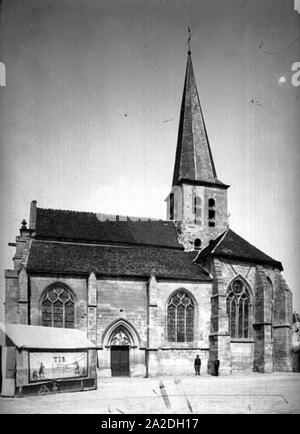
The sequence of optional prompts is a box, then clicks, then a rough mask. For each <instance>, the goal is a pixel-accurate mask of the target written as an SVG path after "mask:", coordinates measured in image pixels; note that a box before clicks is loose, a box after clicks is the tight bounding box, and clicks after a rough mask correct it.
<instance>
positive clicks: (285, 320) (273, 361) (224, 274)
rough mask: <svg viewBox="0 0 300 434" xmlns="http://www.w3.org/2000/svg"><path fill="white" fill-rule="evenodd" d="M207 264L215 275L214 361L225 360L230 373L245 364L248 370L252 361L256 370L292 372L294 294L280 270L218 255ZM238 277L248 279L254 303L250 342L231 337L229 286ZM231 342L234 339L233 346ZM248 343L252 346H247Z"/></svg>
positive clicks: (212, 339) (245, 280)
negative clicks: (228, 309) (217, 359)
mask: <svg viewBox="0 0 300 434" xmlns="http://www.w3.org/2000/svg"><path fill="white" fill-rule="evenodd" d="M203 265H204V264H203ZM205 265H206V266H207V267H208V268H209V270H210V272H211V273H212V274H213V276H214V284H213V297H212V302H211V308H212V317H211V335H210V360H211V361H213V359H214V358H215V357H218V358H219V359H220V361H221V369H222V366H223V369H224V366H225V367H227V368H228V369H227V371H228V372H230V370H231V369H234V370H236V369H243V366H244V367H245V369H246V370H248V369H249V366H250V365H251V363H252V365H253V368H254V370H256V371H259V372H272V371H273V370H287V371H290V370H291V369H292V368H291V357H290V348H291V343H290V342H291V341H290V334H291V323H292V297H291V291H290V290H289V288H288V287H287V285H286V283H285V281H284V279H283V278H282V275H281V273H280V272H279V270H277V269H274V268H272V267H271V266H257V265H255V264H251V263H245V262H241V261H234V260H226V259H217V258H215V259H213V260H211V262H210V263H207V262H206V264H205ZM238 276H239V277H240V278H242V280H243V281H244V282H246V284H247V286H248V289H249V293H250V297H251V303H252V308H251V315H250V321H251V325H252V326H251V327H250V333H249V339H248V342H246V341H244V342H243V343H236V342H234V341H232V340H231V339H230V336H229V328H228V318H227V313H226V304H225V301H226V295H227V291H228V287H229V285H230V283H231V281H232V280H233V279H234V278H236V277H238ZM226 336H227V337H226ZM228 342H230V349H229V348H228ZM246 343H247V344H248V345H244V344H246ZM253 343H254V347H253ZM243 345H244V346H243ZM242 348H244V349H245V356H244V358H242ZM250 349H251V351H250ZM252 350H253V351H252ZM228 354H229V355H230V360H228V356H227V355H228ZM251 354H252V356H251ZM250 357H252V362H251V360H250ZM239 360H240V367H239ZM224 373H225V372H224Z"/></svg>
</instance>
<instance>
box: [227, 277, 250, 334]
mask: <svg viewBox="0 0 300 434" xmlns="http://www.w3.org/2000/svg"><path fill="white" fill-rule="evenodd" d="M226 302H227V315H228V321H229V332H230V336H231V338H233V339H239V338H240V339H247V338H249V323H250V321H249V320H250V298H249V293H248V290H247V288H246V286H245V285H244V283H243V282H242V281H241V280H239V279H236V280H234V281H233V283H232V284H231V285H230V288H229V291H228V295H227V301H226Z"/></svg>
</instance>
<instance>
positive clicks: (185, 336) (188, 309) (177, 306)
mask: <svg viewBox="0 0 300 434" xmlns="http://www.w3.org/2000/svg"><path fill="white" fill-rule="evenodd" d="M194 311H195V307H194V302H193V300H192V298H191V297H190V296H189V295H188V294H187V293H186V292H185V291H183V290H181V289H180V290H179V291H177V292H176V293H175V294H173V295H172V297H171V298H170V300H169V303H168V313H167V316H168V318H167V321H168V341H170V342H192V341H193V338H194Z"/></svg>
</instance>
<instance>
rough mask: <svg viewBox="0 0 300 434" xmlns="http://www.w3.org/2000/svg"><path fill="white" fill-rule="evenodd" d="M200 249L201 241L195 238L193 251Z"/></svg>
mask: <svg viewBox="0 0 300 434" xmlns="http://www.w3.org/2000/svg"><path fill="white" fill-rule="evenodd" d="M200 248H201V240H200V239H199V238H196V239H195V241H194V249H195V250H200Z"/></svg>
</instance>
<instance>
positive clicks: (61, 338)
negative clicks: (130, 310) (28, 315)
mask: <svg viewBox="0 0 300 434" xmlns="http://www.w3.org/2000/svg"><path fill="white" fill-rule="evenodd" d="M0 331H1V334H2V337H1V342H3V338H4V336H5V335H6V336H8V337H9V339H10V340H11V341H12V343H13V344H14V345H15V346H16V347H17V348H28V349H49V350H52V349H53V350H69V349H70V350H78V349H87V348H96V345H95V344H93V342H91V341H90V340H89V339H88V338H87V337H86V332H83V331H80V330H77V329H65V328H57V327H41V326H32V325H23V324H3V323H0Z"/></svg>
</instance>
